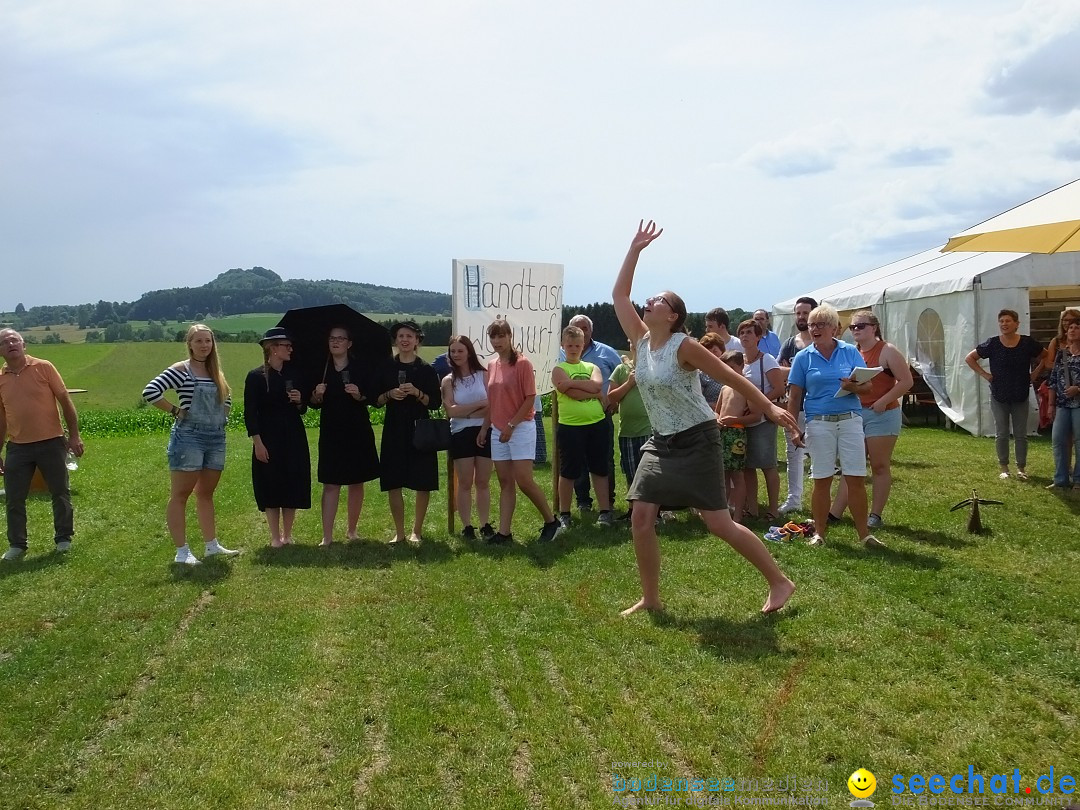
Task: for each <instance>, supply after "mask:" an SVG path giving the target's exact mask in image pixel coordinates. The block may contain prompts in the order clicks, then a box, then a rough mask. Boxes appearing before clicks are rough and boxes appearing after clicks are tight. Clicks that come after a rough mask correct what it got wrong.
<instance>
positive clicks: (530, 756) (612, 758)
mask: <svg viewBox="0 0 1080 810" xmlns="http://www.w3.org/2000/svg"><path fill="white" fill-rule="evenodd" d="M93 348H97V347H93ZM316 435H317V434H316V432H315V431H312V432H311V433H310V434H309V439H310V443H311V445H312V447H313V449H314V448H315V447H316V446H317V441H316ZM549 436H550V432H549ZM166 438H167V437H166V435H165V433H163V432H160V433H158V434H156V435H151V436H142V437H131V438H94V439H92V440H91V441H90V442H89V443H88V449H87V453H86V455H85V456H84V458H83V459H82V461H81V464H80V469H79V470H78V471H77V472H75V473H74V475H73V486H74V490H75V509H76V525H77V534H76V538H75V545H74V548H73V550H72V551H71V553H70V554H68V555H66V556H60V555H57V554H55V553H52V552H51V549H50V547H51V534H50V514H49V502H48V499H47V498H42V497H37V498H33V499H32V500H31V503H30V527H31V540H30V543H31V547H30V552H29V553H28V555H27V557H26V558H25V559H24V560H22V561H20V562H18V563H14V564H9V563H3V564H0V604H2V605H3V606H4V621H3V622H2V623H0V706H2V707H3V715H2V722H0V786H2V787H0V807H12V808H14V807H18V808H87V807H93V808H129V807H154V808H205V807H238V808H267V807H270V808H277V807H281V808H324V807H359V808H376V809H377V810H389V809H391V808H403V809H404V810H413V808H477V810H480V809H481V808H482V809H483V810H488V809H489V808H497V809H498V808H552V810H554V808H563V807H575V808H577V807H584V808H602V807H610V806H612V805H613V804H615V803H619V804H625V803H626V802H627V801H639V802H641V803H644V801H646V800H650V801H656V800H658V799H659V800H662V801H663V800H665V799H666V800H667V802H668V803H671V802H672V800H674V799H678V800H679V803H680V804H682V805H684V806H688V805H689V804H690V803H692V802H696V803H698V804H704V803H706V802H708V801H712V800H717V801H719V800H723V799H726V800H727V802H728V805H729V806H730V805H733V804H736V803H739V802H746V801H750V800H757V799H769V800H773V801H776V800H788V801H792V802H794V801H804V802H805V801H806V800H807V799H811V798H812V799H818V798H820V799H821V800H822V801H823V802H824V803H825V804H826V805H828V806H836V807H842V806H846V805H847V803H849V802H850V801H851V796H850V795H849V794H848V791H847V788H846V780H847V778H848V776H849V775H850V774H851V773H852V772H853V771H854V770H855V769H856V768H859V767H865V768H867V769H869V770H870V771H872V772H873V773H874V774H875V775H876V777H877V785H878V788H877V793H876V794H875V795H874V796H873V799H874V800H875V801H876V802H877V803H878V806H882V803H886V804H888V803H889V802H890V791H891V790H892V784H891V780H892V778H893V777H894V775H900V776H901V777H902V778H903V780H905V781H904V783H905V784H906V780H907V779H908V778H910V777H911V776H912V775H914V774H923V775H925V776H929V775H931V774H944V775H945V776H946V778H948V775H950V774H963V775H964V776H965V777H966V775H967V774H968V770H969V768H971V769H973V771H974V772H975V773H979V774H984V775H985V778H986V781H987V783H989V779H990V776H991V775H992V774H1009V775H1010V779H1011V778H1012V774H1013V772H1014V770H1015V771H1017V772H1018V773H1019V774H1020V775H1021V780H1020V782H1019V790H1020V791H1021V795H1014V794H1010V796H1009V798H1010V799H1017V800H1020V799H1022V798H1025V797H1026V794H1024V793H1023V792H1024V791H1025V790H1026V789H1027V788H1034V787H1036V785H1037V782H1036V779H1037V778H1038V776H1039V775H1042V774H1049V773H1051V769H1053V772H1054V773H1055V774H1056V777H1055V780H1056V781H1055V785H1056V786H1060V784H1061V783H1060V781H1059V780H1060V779H1061V777H1063V776H1066V775H1070V774H1071V775H1072V776H1073V777H1076V776H1080V774H1078V773H1077V770H1078V763H1080V733H1078V729H1077V722H1078V718H1080V640H1078V636H1077V632H1076V628H1077V625H1078V623H1080V599H1078V597H1077V590H1076V582H1077V580H1078V578H1080V541H1078V540H1077V537H1076V535H1075V534H1074V532H1073V527H1075V526H1076V525H1077V513H1078V508H1080V502H1078V501H1077V500H1076V499H1074V498H1073V497H1072V496H1070V495H1062V496H1059V495H1056V494H1054V493H1051V492H1047V491H1046V490H1044V489H1043V487H1044V485H1045V484H1047V483H1048V482H1049V477H1048V476H1049V471H1050V469H1051V463H1050V448H1049V443H1048V442H1047V441H1046V440H1045V439H1037V440H1035V441H1033V442H1032V447H1031V458H1030V462H1029V470H1030V471H1031V472H1032V480H1031V481H1030V482H1029V483H1027V484H1023V483H1020V482H1017V481H1015V480H1013V481H1007V482H999V481H998V480H997V478H996V472H997V471H996V465H995V464H994V461H993V459H994V456H993V441H992V440H989V439H975V438H972V437H970V436H967V435H966V434H962V433H959V432H952V431H946V430H940V429H935V428H932V427H916V428H910V429H908V430H906V431H905V433H904V435H903V436H902V437H901V440H900V443H899V445H898V448H897V454H896V461H895V467H894V470H895V476H896V483H895V488H894V491H893V497H892V500H891V502H890V506H889V508H888V510H887V511H886V515H885V519H886V526H885V527H884V528H883V529H882V530H881V531H880V532H878V535H879V536H880V537H881V539H882V540H884V541H885V542H886V543H887V544H888V548H887V549H884V550H880V551H874V552H869V551H867V550H865V549H863V548H862V547H861V546H859V545H858V544H857V543H856V542H855V541H854V537H853V533H854V532H853V529H852V526H851V524H850V522H849V521H847V520H845V521H843V522H842V523H840V524H839V525H837V526H834V527H832V528H831V530H830V534H829V544H828V545H827V546H825V547H824V548H821V549H813V548H809V547H808V546H806V545H805V544H803V543H789V544H774V545H770V546H769V548H770V551H771V552H772V553H773V554H774V555H775V556H776V558H777V559H778V561H779V562H780V564H781V566H782V567H783V568H784V569H785V570H786V571H787V572H788V573H789V574H790V575H791V576H792V578H793V579H794V580H795V581H796V582H797V583H798V587H799V590H798V591H797V592H796V594H795V596H794V598H793V600H792V602H791V603H790V604H789V606H788V607H787V608H785V610H784V611H782V612H781V613H780V614H777V615H773V616H769V617H763V616H761V615H760V614H759V612H758V610H759V607H760V605H761V602H762V600H763V599H764V595H765V589H764V584H763V582H762V580H761V578H760V577H759V576H758V575H757V574H756V573H755V572H754V571H753V569H751V568H750V567H749V566H748V565H747V564H745V563H744V562H743V561H742V560H741V559H740V558H738V557H737V556H736V555H735V554H734V553H733V552H732V551H731V550H730V549H729V548H728V547H727V546H726V544H724V543H723V542H720V541H718V540H716V539H715V538H712V537H710V536H707V535H706V534H705V533H704V532H703V531H702V529H701V525H700V523H699V522H698V521H697V520H696V519H694V518H693V517H691V516H690V515H689V514H687V513H680V514H679V515H678V516H677V518H676V519H675V520H674V521H672V522H669V523H665V524H664V525H663V526H662V527H661V528H660V533H661V545H662V549H663V554H664V558H663V559H664V568H663V574H662V589H663V595H664V597H665V600H666V603H667V610H666V611H665V612H664V613H662V614H657V615H654V616H648V615H640V614H639V615H637V616H634V617H631V618H629V619H623V618H621V617H620V616H619V615H618V611H619V609H620V608H622V607H625V606H626V605H628V604H629V603H630V602H632V601H633V600H634V599H635V598H636V595H637V587H638V583H637V574H636V570H635V564H634V553H633V549H632V546H631V543H630V538H629V532H628V531H627V529H626V528H625V526H621V527H618V528H614V529H609V530H604V529H599V528H596V527H595V526H593V525H592V524H591V522H589V521H587V520H583V519H581V518H579V517H578V516H577V514H576V513H575V523H574V526H573V528H572V529H571V530H570V531H568V532H566V533H565V534H563V535H562V536H560V537H559V538H557V539H556V540H555V541H554V542H553V543H550V544H544V545H541V544H538V543H536V542H535V535H536V532H537V529H538V528H539V523H538V520H537V517H536V513H535V511H534V510H533V509H532V508H531V507H530V506H529V505H528V504H527V503H525V502H521V503H519V506H518V510H517V512H516V513H515V518H514V526H513V529H514V535H515V537H516V538H517V542H516V543H515V544H513V545H511V546H507V547H489V546H486V545H485V544H483V543H473V542H466V541H464V540H462V539H460V538H459V537H457V536H456V535H449V534H448V533H447V531H446V527H445V514H446V496H445V487H444V488H443V490H442V491H440V492H437V493H434V494H433V498H432V505H431V510H430V512H429V515H428V519H427V522H426V528H425V538H426V542H425V543H424V545H422V546H421V547H420V548H411V547H408V546H406V545H405V544H402V545H400V546H390V545H388V544H387V542H386V540H387V538H388V537H389V535H390V532H391V530H390V523H389V516H388V512H387V506H386V499H385V496H384V495H382V494H381V493H380V492H379V491H378V486H377V485H374V484H373V485H369V486H368V488H367V490H368V491H367V500H366V503H365V507H364V512H363V517H362V520H361V531H360V535H361V538H362V539H361V540H360V541H359V542H355V543H340V542H339V543H336V544H335V545H333V546H332V547H330V548H329V549H325V548H318V547H317V546H316V544H317V542H318V540H319V537H320V529H319V525H318V512H317V509H313V510H307V511H303V512H301V514H300V517H299V519H298V522H297V527H296V532H295V534H296V537H297V538H298V543H299V544H298V545H296V546H294V547H289V548H285V549H281V550H271V549H270V548H268V545H267V541H266V533H265V527H264V524H263V521H262V519H261V516H260V515H259V513H258V512H257V511H256V510H255V507H254V505H253V503H252V498H251V492H250V474H249V471H248V469H249V464H250V461H249V459H250V443H249V442H248V441H247V440H246V438H245V437H244V436H243V434H242V432H239V431H233V432H230V434H229V439H228V460H227V467H226V471H225V474H224V477H223V479H222V482H221V486H220V488H219V490H218V495H217V505H218V534H219V535H220V537H221V538H222V541H223V542H224V543H226V544H227V545H229V546H233V547H238V548H241V549H243V552H244V553H243V555H242V556H240V557H238V558H236V559H233V560H228V561H224V560H216V559H214V560H210V561H208V562H207V563H206V564H204V565H203V566H201V567H200V568H198V569H195V570H187V569H185V570H178V569H177V568H176V567H174V566H173V565H171V563H170V561H171V559H172V548H171V544H170V542H169V541H168V539H167V536H166V533H165V530H164V520H163V509H164V503H165V499H166V497H167V490H168V477H167V473H166V469H165V453H164V448H165V441H166ZM313 456H314V451H313ZM313 460H314V459H313ZM537 476H538V479H539V480H540V482H541V484H542V486H543V487H544V488H545V490H546V491H550V484H551V472H550V468H549V467H540V468H538V470H537ZM972 488H977V489H978V490H979V493H980V494H981V495H983V496H984V497H992V498H996V499H1000V500H1003V501H1005V505H1004V506H996V507H995V506H987V507H984V510H983V521H984V524H985V527H986V528H985V530H984V532H983V533H982V534H981V535H972V534H969V533H968V532H967V531H966V529H965V526H966V522H967V514H966V512H964V511H957V512H950V511H949V507H950V506H951V505H952V504H954V503H956V502H957V501H959V500H961V499H962V498H964V497H966V496H967V495H969V494H970V491H971V489H972ZM618 489H619V492H620V493H622V492H624V491H625V485H624V482H623V481H622V480H621V479H620V481H619V486H618ZM317 497H318V492H317V489H315V490H314V491H313V503H317ZM411 500H412V498H411V496H407V501H408V502H409V503H411ZM189 512H190V510H189ZM191 522H192V523H194V520H193V518H192V520H191ZM342 522H343V516H342V515H339V521H338V526H337V529H338V533H337V536H338V537H339V538H340V537H341V536H342V534H343V526H342ZM753 527H754V529H755V530H756V531H758V532H761V531H764V530H765V528H767V527H766V526H765V525H764V524H754V525H753ZM196 535H197V532H196V531H195V530H194V527H193V526H189V536H190V537H191V539H192V547H193V549H194V550H195V551H196V552H197V553H199V554H201V553H202V542H201V540H199V539H198V538H197V536H196ZM665 777H667V778H671V779H672V780H682V781H681V782H679V781H674V782H673V784H674V785H675V787H674V788H669V792H667V793H664V792H659V791H658V789H657V787H656V786H657V785H658V784H660V785H662V784H663V781H662V780H663V779H664V778H665ZM650 779H651V780H652V782H651V784H652V785H653V787H652V788H650V787H649V785H650ZM658 779H659V781H657V780H658ZM633 780H638V781H636V782H635V781H633ZM697 780H700V781H697ZM781 780H782V781H781ZM781 784H782V785H783V786H782V787H781ZM728 785H730V787H728ZM1055 790H1057V787H1055ZM1034 795H1035V796H1036V797H1037V796H1038V795H1039V794H1038V792H1037V790H1036V791H1035V793H1034ZM907 797H908V798H913V799H914V798H916V797H913V796H912V794H911V793H910V792H908V793H907ZM924 797H925V795H924ZM938 798H945V799H949V798H956V797H952V796H951V794H947V795H946V796H944V797H938ZM973 798H979V797H978V796H975V797H973ZM984 798H986V800H987V802H988V803H992V801H993V798H994V797H992V796H989V795H987V796H985V797H984ZM999 798H1000V797H999ZM1053 798H1056V799H1063V798H1068V797H1066V796H1064V795H1063V794H1062V793H1061V792H1060V791H1058V792H1056V794H1055V796H1054V797H1053Z"/></svg>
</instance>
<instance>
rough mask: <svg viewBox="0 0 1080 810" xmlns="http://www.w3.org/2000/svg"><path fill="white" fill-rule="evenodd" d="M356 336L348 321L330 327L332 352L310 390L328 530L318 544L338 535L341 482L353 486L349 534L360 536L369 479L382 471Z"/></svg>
mask: <svg viewBox="0 0 1080 810" xmlns="http://www.w3.org/2000/svg"><path fill="white" fill-rule="evenodd" d="M352 345H353V344H352V338H351V336H350V335H349V331H348V330H347V329H345V327H343V326H335V327H334V328H333V329H331V330H330V337H329V348H330V356H329V357H327V359H326V367H325V371H324V373H323V379H322V382H320V383H319V384H318V385H316V386H315V390H314V391H313V392H312V395H311V407H312V408H321V409H322V417H321V419H320V420H319V483H321V484H322V485H323V491H322V526H323V536H322V542H321V543H320V544H319V545H322V546H328V545H330V544H331V543H332V542H333V541H334V520H335V518H336V517H337V510H338V502H339V501H340V497H341V487H342V486H347V487H348V488H349V495H348V506H347V511H348V535H346V536H347V538H348V539H349V540H356V539H357V538H356V524H357V523H359V521H360V510H361V509H363V507H364V482H365V481H371V480H373V479H375V478H378V477H379V456H378V454H377V453H376V452H375V433H374V432H373V431H372V429H371V419H370V418H369V416H368V408H367V403H368V395H369V393H370V387H371V380H370V378H369V375H366V374H365V373H364V369H363V368H362V367H361V366H360V365H359V363H358V362H357V361H356V359H355V358H354V357H352V355H351V354H350V353H349V350H350V349H352Z"/></svg>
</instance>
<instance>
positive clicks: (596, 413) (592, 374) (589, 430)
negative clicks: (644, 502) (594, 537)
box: [551, 326, 613, 529]
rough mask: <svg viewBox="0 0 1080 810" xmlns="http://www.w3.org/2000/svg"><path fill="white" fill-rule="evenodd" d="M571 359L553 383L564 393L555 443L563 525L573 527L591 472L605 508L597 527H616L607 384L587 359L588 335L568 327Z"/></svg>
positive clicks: (564, 335) (562, 365) (560, 366)
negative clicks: (578, 487)
mask: <svg viewBox="0 0 1080 810" xmlns="http://www.w3.org/2000/svg"><path fill="white" fill-rule="evenodd" d="M562 349H563V353H564V354H565V355H566V359H565V360H563V361H562V362H561V363H558V364H557V365H556V366H555V368H554V369H552V371H551V382H552V383H553V384H554V385H555V390H556V391H557V392H558V402H559V424H558V426H557V427H556V429H555V440H556V441H557V442H558V443H559V504H560V507H559V523H560V524H561V525H562V527H563V528H564V529H565V528H567V527H569V525H570V504H571V503H572V501H571V497H572V496H573V494H574V481H576V480H577V479H578V477H579V476H580V475H581V474H582V473H583V472H585V470H588V471H589V474H590V476H591V477H592V485H593V489H594V490H596V497H597V500H598V501H599V504H600V515H599V516H598V518H597V520H596V525H597V526H611V525H612V522H613V520H612V517H611V503H610V490H609V489H608V475H607V472H608V466H607V423H606V422H605V421H604V403H603V401H602V400H601V397H602V396H603V386H604V378H603V375H602V374H601V372H600V369H599V367H598V366H596V365H594V364H592V363H586V362H585V361H583V360H582V359H581V353H582V352H583V351H585V333H584V332H583V331H582V330H581V329H579V328H578V327H576V326H568V327H566V328H565V329H564V330H563V333H562Z"/></svg>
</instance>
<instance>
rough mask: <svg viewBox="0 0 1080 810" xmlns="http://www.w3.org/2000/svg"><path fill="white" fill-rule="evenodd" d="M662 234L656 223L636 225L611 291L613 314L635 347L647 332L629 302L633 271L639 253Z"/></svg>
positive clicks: (650, 221)
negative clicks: (613, 306) (613, 305)
mask: <svg viewBox="0 0 1080 810" xmlns="http://www.w3.org/2000/svg"><path fill="white" fill-rule="evenodd" d="M663 232H664V229H663V228H657V227H656V223H655V222H653V221H652V220H651V219H650V220H649V224H648V225H646V224H645V220H641V222H639V223H638V231H637V234H636V235H635V236H634V239H633V241H631V242H630V249H629V250H628V251H626V258H625V259H623V264H622V267H621V268H620V269H619V276H618V278H616V279H615V287H614V288H613V289H612V291H611V300H612V303H614V304H615V314H616V316H618V318H619V325H620V326H621V327H622V330H623V332H624V333H626V336H627V337H628V338H630V340H631V341H632V342H633V343H634V344H635V345H637V342H638V341H639V340H641V338H642V337H644V335H645V333H646V332H647V331H649V330H648V327H646V326H645V322H644V321H643V320H641V316H640V315H638V313H637V310H636V309H634V304H633V302H632V301H631V300H630V290H631V288H632V287H633V286H634V271H635V270H636V269H637V263H638V256H640V255H641V251H643V250H644V249H645V248H647V247H648V246H649V244H650V243H651V242H652V241H653V240H654V239H656V237H658V236H659V235H660V234H662V233H663Z"/></svg>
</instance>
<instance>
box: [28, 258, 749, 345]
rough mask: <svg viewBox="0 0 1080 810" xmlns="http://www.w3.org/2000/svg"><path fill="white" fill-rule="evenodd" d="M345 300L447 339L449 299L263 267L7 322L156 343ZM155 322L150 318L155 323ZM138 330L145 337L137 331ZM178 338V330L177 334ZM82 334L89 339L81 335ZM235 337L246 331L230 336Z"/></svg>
mask: <svg viewBox="0 0 1080 810" xmlns="http://www.w3.org/2000/svg"><path fill="white" fill-rule="evenodd" d="M323 304H348V305H349V306H351V307H353V308H354V309H357V310H359V311H360V312H365V313H367V312H404V313H409V314H410V315H413V316H415V317H416V318H417V320H419V321H420V322H421V323H423V325H424V329H425V332H426V333H427V341H426V342H427V344H428V345H445V343H446V342H447V341H448V340H449V338H450V330H451V321H450V309H451V305H452V299H451V296H450V295H449V294H447V293H439V292H429V291H427V290H407V289H401V288H398V287H382V286H379V285H377V284H363V283H360V282H353V281H307V280H303V279H290V280H289V281H284V280H282V278H281V276H279V275H278V274H277V273H275V272H274V271H273V270H267V269H266V268H265V267H252V268H251V269H249V270H241V269H233V270H227V271H226V272H224V273H222V274H221V275H219V276H218V277H217V278H215V279H214V280H213V281H210V282H208V283H206V284H204V285H203V286H201V287H174V288H172V289H168V290H155V291H153V292H148V293H144V294H143V295H142V297H141V298H139V300H138V301H133V302H126V301H124V302H118V301H98V302H97V303H96V304H76V305H63V306H37V307H30V308H26V307H24V306H23V305H22V304H19V305H18V306H17V307H16V308H15V326H16V328H19V329H25V328H29V327H33V326H46V325H55V324H65V323H70V324H74V325H76V326H78V327H79V328H80V329H93V330H102V332H101V336H100V337H98V336H97V335H95V338H96V339H104V340H105V341H106V342H113V341H116V340H139V339H142V340H161V339H169V338H170V337H172V334H173V333H172V332H171V331H166V326H167V324H168V323H170V322H174V323H185V322H188V323H190V322H191V321H194V320H202V319H205V318H210V317H221V316H225V315H244V314H248V313H252V312H282V313H284V312H285V311H286V310H289V309H295V308H297V307H313V306H321V305H323ZM581 313H584V314H586V315H588V316H589V317H590V318H592V320H593V336H594V338H595V339H596V340H599V341H601V342H603V343H607V344H609V345H611V346H614V347H615V348H616V349H618V350H620V351H622V350H623V349H624V348H625V347H626V338H625V337H624V336H623V333H622V329H621V328H620V327H619V323H618V320H617V319H616V317H615V309H614V307H612V305H611V303H610V302H598V303H594V304H588V305H585V306H569V305H564V306H563V324H564V325H565V324H566V323H568V322H569V321H570V319H571V318H573V317H574V316H575V315H578V314H581ZM729 313H730V315H731V325H732V331H733V332H734V327H735V326H736V325H737V324H738V322H739V320H740V319H741V318H742V317H749V315H748V314H747V313H745V312H743V311H742V310H740V309H732V310H729ZM139 321H144V322H146V323H147V326H148V331H147V330H137V329H134V328H133V327H132V326H131V325H130V324H129V322H133V323H134V322H139ZM155 322H156V323H155ZM686 325H687V328H688V329H689V330H690V332H691V334H694V335H701V334H703V332H704V315H703V314H701V313H691V314H690V315H689V317H688V318H687V321H686ZM143 332H146V334H143ZM180 334H181V335H182V334H183V332H182V331H181V332H180ZM88 337H89V336H88ZM235 337H238V338H239V339H241V340H244V339H247V338H248V337H250V336H248V335H242V336H241V335H238V336H235Z"/></svg>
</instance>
